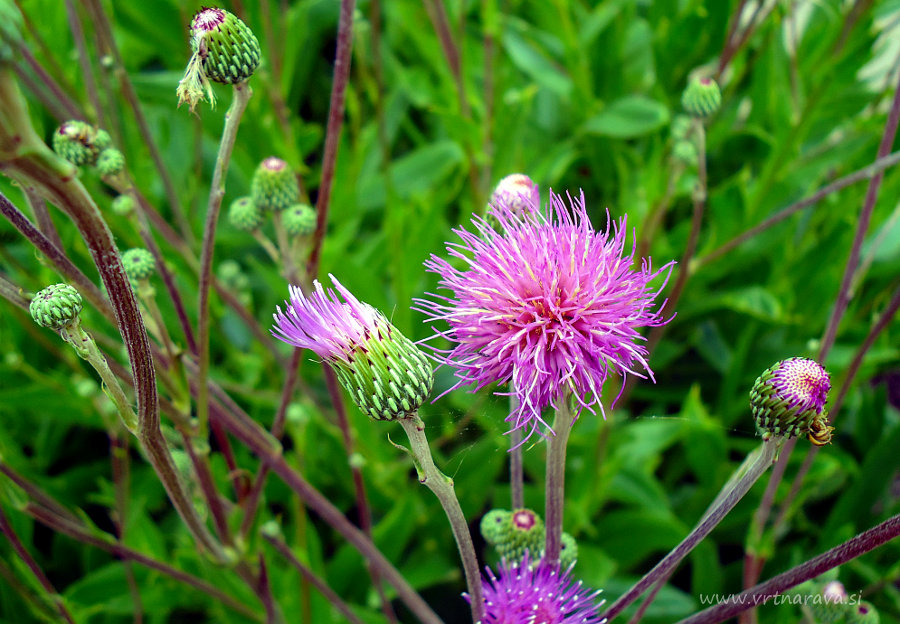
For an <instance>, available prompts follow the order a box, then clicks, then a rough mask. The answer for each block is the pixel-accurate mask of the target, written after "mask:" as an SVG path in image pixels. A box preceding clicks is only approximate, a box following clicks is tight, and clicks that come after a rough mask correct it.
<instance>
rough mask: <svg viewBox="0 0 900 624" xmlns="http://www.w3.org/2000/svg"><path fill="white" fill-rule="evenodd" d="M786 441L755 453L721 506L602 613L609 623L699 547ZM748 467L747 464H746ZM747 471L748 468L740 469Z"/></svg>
mask: <svg viewBox="0 0 900 624" xmlns="http://www.w3.org/2000/svg"><path fill="white" fill-rule="evenodd" d="M783 442H784V439H783V438H771V439H770V440H767V441H766V442H764V443H763V445H762V447H761V448H759V449H757V450H756V451H754V453H755V455H756V456H755V459H754V460H753V462H752V464H750V467H749V468H747V470H746V472H745V473H744V474H743V475H742V476H741V477H739V478H738V479H737V480H730V481H729V483H727V484H726V488H725V489H726V490H728V489H729V486H730V491H727V492H726V493H725V494H724V495H721V494H720V495H719V496H718V497H717V500H718V501H719V504H718V505H717V506H716V507H715V508H714V509H712V510H711V511H709V512H708V513H707V514H706V515H704V516H703V518H702V519H701V520H700V522H699V523H698V524H697V526H696V527H694V530H693V531H691V532H690V533H689V534H688V536H687V537H685V538H684V539H683V540H682V541H681V543H680V544H678V546H676V547H675V548H674V549H673V550H671V551H670V552H669V554H668V555H666V556H665V557H664V558H663V559H662V561H660V562H659V563H658V564H656V566H655V567H654V568H653V569H652V570H650V571H649V572H648V573H647V574H645V575H644V577H643V578H642V579H641V580H640V581H638V582H637V583H636V584H635V585H634V586H633V587H632V588H631V589H629V590H628V591H627V592H626V593H625V594H624V595H623V596H621V597H620V598H619V599H618V600H616V601H615V602H614V603H613V604H612V605H611V606H610V607H609V609H608V610H607V611H606V613H604V614H603V616H604V617H605V618H606V619H608V620H610V621H611V620H613V619H614V618H615V617H616V616H617V615H618V614H619V613H621V612H622V611H623V610H624V609H625V607H627V606H628V605H630V604H631V603H633V602H634V601H635V600H637V599H638V598H639V597H640V596H641V594H643V593H644V592H645V591H646V590H647V588H648V587H650V586H651V585H652V584H653V583H655V582H656V581H657V579H659V578H661V577H663V576H665V575H666V574H668V573H669V572H670V571H671V570H673V569H674V568H675V566H676V565H678V563H680V562H681V560H682V559H684V558H685V557H686V556H687V555H688V554H689V553H690V552H691V551H692V550H693V549H694V547H695V546H696V545H697V544H699V543H700V542H701V541H702V540H703V539H704V538H705V537H706V536H707V535H709V534H710V532H711V531H712V530H713V529H714V528H715V527H716V526H717V525H718V524H719V522H721V521H722V519H723V518H724V517H725V516H726V514H728V512H729V511H731V510H732V509H733V508H734V506H735V505H737V504H738V502H739V501H740V500H741V499H742V498H743V497H744V495H745V494H746V493H747V492H748V491H749V490H750V488H751V487H752V486H753V484H754V483H756V481H757V480H758V479H759V478H760V477H761V476H762V474H763V473H764V472H765V471H766V470H767V469H768V467H769V466H770V465H771V464H772V461H773V460H774V459H775V455H776V453H777V451H778V449H779V447H780V446H781V444H782V443H783ZM745 465H746V464H745ZM741 467H742V468H744V467H745V466H741Z"/></svg>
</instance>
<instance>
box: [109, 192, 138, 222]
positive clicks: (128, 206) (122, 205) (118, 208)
mask: <svg viewBox="0 0 900 624" xmlns="http://www.w3.org/2000/svg"><path fill="white" fill-rule="evenodd" d="M134 207H135V206H134V198H133V197H132V196H131V195H119V196H118V197H116V198H115V199H114V200H113V203H112V211H113V212H114V213H116V214H117V215H122V216H123V217H124V216H126V215H129V214H131V213H132V212H134Z"/></svg>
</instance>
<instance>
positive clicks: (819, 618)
mask: <svg viewBox="0 0 900 624" xmlns="http://www.w3.org/2000/svg"><path fill="white" fill-rule="evenodd" d="M807 596H808V598H807V599H806V600H805V601H804V602H805V604H806V606H807V607H808V609H809V613H810V615H812V616H813V618H814V619H815V621H816V622H817V623H818V624H837V623H838V622H843V621H844V619H845V617H846V615H847V613H848V611H849V608H848V607H849V605H848V604H847V592H846V591H845V590H844V586H843V585H842V584H841V582H840V581H836V580H834V581H828V582H822V581H821V580H819V581H816V582H814V583H813V584H812V591H810V592H809V593H808V594H807Z"/></svg>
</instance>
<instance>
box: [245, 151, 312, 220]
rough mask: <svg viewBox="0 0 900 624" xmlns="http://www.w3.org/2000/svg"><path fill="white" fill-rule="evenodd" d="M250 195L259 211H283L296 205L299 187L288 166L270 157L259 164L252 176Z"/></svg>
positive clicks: (278, 159)
mask: <svg viewBox="0 0 900 624" xmlns="http://www.w3.org/2000/svg"><path fill="white" fill-rule="evenodd" d="M250 187H251V195H252V197H253V201H254V202H255V203H256V205H257V206H259V209H260V210H285V209H286V208H289V207H290V206H292V205H293V204H296V203H297V199H298V198H299V197H300V187H299V186H298V185H297V178H296V177H295V176H294V172H293V170H291V168H290V166H288V164H287V163H286V162H285V161H283V160H281V159H280V158H276V157H275V156H270V157H269V158H266V159H265V160H264V161H262V162H261V163H260V164H259V167H257V168H256V171H255V172H254V174H253V181H252V182H251V185H250Z"/></svg>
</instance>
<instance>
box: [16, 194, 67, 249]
mask: <svg viewBox="0 0 900 624" xmlns="http://www.w3.org/2000/svg"><path fill="white" fill-rule="evenodd" d="M23 190H24V191H25V201H27V202H28V206H29V207H30V208H31V212H32V214H33V215H34V219H35V221H37V226H38V229H39V230H40V231H41V233H42V234H43V235H44V236H46V237H47V238H48V239H50V242H51V243H53V245H54V246H55V247H56V248H57V249H59V250H62V248H63V244H62V239H60V237H59V232H57V231H56V226H55V225H54V224H53V219H51V218H50V211H49V210H47V202H45V201H44V200H43V198H41V196H40V195H39V194H38V193H37V191H35V190H34V189H33V188H26V189H23Z"/></svg>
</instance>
